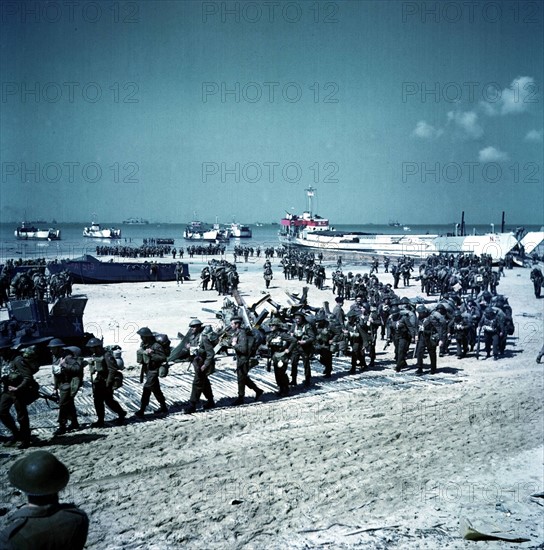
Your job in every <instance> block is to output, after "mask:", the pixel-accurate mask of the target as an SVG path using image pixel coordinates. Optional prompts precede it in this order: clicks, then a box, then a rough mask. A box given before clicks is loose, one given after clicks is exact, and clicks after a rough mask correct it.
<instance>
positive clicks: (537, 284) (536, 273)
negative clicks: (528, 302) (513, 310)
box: [531, 266, 544, 298]
mask: <svg viewBox="0 0 544 550" xmlns="http://www.w3.org/2000/svg"><path fill="white" fill-rule="evenodd" d="M531 281H533V287H534V290H535V298H540V294H541V292H542V281H544V275H542V271H540V268H539V267H538V266H537V267H534V268H533V269H532V270H531Z"/></svg>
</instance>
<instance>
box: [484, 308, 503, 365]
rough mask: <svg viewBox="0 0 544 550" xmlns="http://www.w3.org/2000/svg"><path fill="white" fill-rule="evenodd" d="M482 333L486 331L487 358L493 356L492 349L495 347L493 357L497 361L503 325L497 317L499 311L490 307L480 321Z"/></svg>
mask: <svg viewBox="0 0 544 550" xmlns="http://www.w3.org/2000/svg"><path fill="white" fill-rule="evenodd" d="M479 328H480V334H481V332H483V333H484V345H485V353H486V357H485V359H487V358H489V357H491V349H493V359H494V360H495V361H496V360H497V359H498V358H499V336H500V333H501V327H500V323H499V320H498V319H497V312H496V311H495V310H494V309H493V308H492V307H488V308H487V309H486V310H485V312H484V314H483V317H482V319H481V321H480V326H479Z"/></svg>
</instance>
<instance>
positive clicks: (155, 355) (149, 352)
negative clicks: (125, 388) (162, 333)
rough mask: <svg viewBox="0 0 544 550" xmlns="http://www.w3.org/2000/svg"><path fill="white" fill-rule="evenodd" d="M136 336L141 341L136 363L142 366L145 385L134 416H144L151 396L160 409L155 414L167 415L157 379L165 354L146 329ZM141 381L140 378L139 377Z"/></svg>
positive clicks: (139, 331) (166, 408) (142, 329)
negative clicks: (138, 407)
mask: <svg viewBox="0 0 544 550" xmlns="http://www.w3.org/2000/svg"><path fill="white" fill-rule="evenodd" d="M137 334H138V335H139V336H140V337H141V339H142V343H141V344H140V349H139V350H138V351H137V362H138V363H139V364H140V365H142V374H144V375H145V383H144V388H143V391H142V399H141V402H140V409H139V410H138V411H136V412H135V413H134V414H135V415H136V416H138V417H140V418H142V417H143V416H144V414H145V409H146V408H147V406H148V405H149V399H150V398H151V394H153V395H154V396H155V399H156V400H157V401H158V402H159V405H160V408H159V409H158V410H157V411H155V412H157V413H163V414H166V413H168V407H167V405H166V399H165V398H164V394H163V393H162V390H161V384H160V379H159V368H160V366H161V365H162V364H163V363H164V362H165V361H166V354H165V352H164V349H163V347H162V345H161V344H159V342H157V341H155V336H154V335H153V333H152V332H151V330H150V329H149V328H148V327H142V328H141V329H140V330H138V332H137ZM141 380H142V376H141V375H140V381H141Z"/></svg>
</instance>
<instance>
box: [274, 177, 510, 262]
mask: <svg viewBox="0 0 544 550" xmlns="http://www.w3.org/2000/svg"><path fill="white" fill-rule="evenodd" d="M315 191H316V190H315V188H313V187H312V186H310V187H308V188H307V189H306V196H307V198H308V210H307V211H306V212H303V213H302V214H301V215H296V214H289V213H287V215H286V216H285V217H284V218H283V219H282V220H281V229H280V232H279V239H280V242H281V243H282V244H284V245H286V246H297V247H303V248H313V249H316V250H324V251H329V252H358V253H364V254H380V255H383V254H384V255H387V256H403V255H406V256H411V257H415V258H427V257H428V256H431V255H433V254H439V253H445V254H457V253H465V254H475V255H477V256H479V255H480V254H489V255H490V256H491V257H492V258H493V261H498V260H500V259H502V258H504V257H505V255H506V254H507V253H508V252H510V251H512V249H514V248H515V247H516V246H517V245H518V239H517V238H516V235H515V234H514V233H513V232H510V233H495V232H492V233H486V234H484V235H465V234H464V222H462V223H461V224H459V225H458V226H457V227H456V233H455V234H447V235H428V234H422V235H415V234H409V235H407V234H404V233H403V234H396V235H388V234H379V233H365V232H358V231H350V232H343V231H337V230H335V229H334V228H332V227H331V226H330V224H329V220H328V219H326V218H322V217H320V216H317V215H314V214H313V213H312V198H313V197H314V195H315Z"/></svg>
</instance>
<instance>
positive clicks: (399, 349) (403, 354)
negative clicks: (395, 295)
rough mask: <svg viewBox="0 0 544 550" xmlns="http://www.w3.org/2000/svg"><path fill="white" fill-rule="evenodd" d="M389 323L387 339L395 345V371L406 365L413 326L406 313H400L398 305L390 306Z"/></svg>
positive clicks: (412, 336)
mask: <svg viewBox="0 0 544 550" xmlns="http://www.w3.org/2000/svg"><path fill="white" fill-rule="evenodd" d="M387 322H388V325H389V338H388V340H389V341H392V342H393V345H394V346H395V364H396V365H395V372H400V370H401V369H402V368H404V367H406V366H408V365H407V363H406V358H407V355H408V349H409V348H410V343H411V342H412V340H413V339H414V338H415V328H414V327H413V325H412V324H411V322H410V320H409V317H408V316H407V315H401V312H400V309H399V307H398V306H396V305H395V306H392V307H391V315H390V316H389V319H388V321H387Z"/></svg>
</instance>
